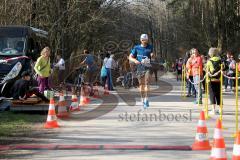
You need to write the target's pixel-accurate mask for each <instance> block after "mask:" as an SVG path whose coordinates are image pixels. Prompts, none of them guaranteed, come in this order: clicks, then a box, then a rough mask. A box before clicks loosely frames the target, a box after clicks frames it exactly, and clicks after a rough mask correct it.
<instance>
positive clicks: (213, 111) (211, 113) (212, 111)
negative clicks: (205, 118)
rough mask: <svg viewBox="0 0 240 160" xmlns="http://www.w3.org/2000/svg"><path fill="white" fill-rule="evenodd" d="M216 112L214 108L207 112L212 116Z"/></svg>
mask: <svg viewBox="0 0 240 160" xmlns="http://www.w3.org/2000/svg"><path fill="white" fill-rule="evenodd" d="M216 113H217V112H216V111H215V110H211V111H210V112H209V114H210V115H213V116H214V115H216Z"/></svg>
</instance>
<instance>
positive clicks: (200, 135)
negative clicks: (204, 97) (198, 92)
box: [192, 111, 211, 150]
mask: <svg viewBox="0 0 240 160" xmlns="http://www.w3.org/2000/svg"><path fill="white" fill-rule="evenodd" d="M207 134H208V131H207V126H206V120H205V115H204V111H201V113H200V118H199V121H198V126H197V134H196V137H195V142H194V144H193V145H192V150H210V149H211V146H210V143H209V140H208V135H207Z"/></svg>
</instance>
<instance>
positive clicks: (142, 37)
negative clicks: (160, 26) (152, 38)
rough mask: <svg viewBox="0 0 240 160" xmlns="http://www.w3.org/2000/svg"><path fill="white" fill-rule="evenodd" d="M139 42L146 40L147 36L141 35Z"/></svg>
mask: <svg viewBox="0 0 240 160" xmlns="http://www.w3.org/2000/svg"><path fill="white" fill-rule="evenodd" d="M140 40H148V35H147V34H142V35H141V37H140Z"/></svg>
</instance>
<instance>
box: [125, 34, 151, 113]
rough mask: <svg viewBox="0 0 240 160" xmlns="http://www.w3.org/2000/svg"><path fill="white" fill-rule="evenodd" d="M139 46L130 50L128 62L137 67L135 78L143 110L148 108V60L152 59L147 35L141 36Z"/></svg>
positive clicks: (149, 65) (149, 64)
mask: <svg viewBox="0 0 240 160" xmlns="http://www.w3.org/2000/svg"><path fill="white" fill-rule="evenodd" d="M140 41H141V44H140V45H136V46H134V48H133V49H132V50H131V53H130V56H129V60H130V61H132V62H134V63H135V64H136V65H137V72H136V74H137V77H138V81H139V88H140V94H141V98H142V102H143V108H144V109H146V108H148V107H149V100H148V91H149V80H150V67H151V63H150V60H151V58H152V57H153V47H152V46H151V45H149V44H148V35H147V34H142V35H141V38H140Z"/></svg>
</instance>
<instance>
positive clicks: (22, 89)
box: [12, 71, 49, 102]
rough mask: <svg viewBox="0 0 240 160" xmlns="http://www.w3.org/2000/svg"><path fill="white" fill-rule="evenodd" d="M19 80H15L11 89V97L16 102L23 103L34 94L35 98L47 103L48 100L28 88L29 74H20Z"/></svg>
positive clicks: (35, 90) (34, 89)
mask: <svg viewBox="0 0 240 160" xmlns="http://www.w3.org/2000/svg"><path fill="white" fill-rule="evenodd" d="M21 77H22V78H21V79H19V80H17V81H16V82H15V83H14V85H13V87H12V97H13V99H16V100H21V101H24V100H26V99H28V98H29V97H31V96H32V95H33V94H35V95H36V96H37V97H39V98H41V99H42V100H43V101H45V102H48V101H49V100H48V99H47V98H46V97H44V95H43V94H41V93H40V92H39V91H38V89H36V88H32V89H31V88H30V80H31V76H30V73H29V72H27V71H24V72H23V73H22V74H21Z"/></svg>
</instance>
